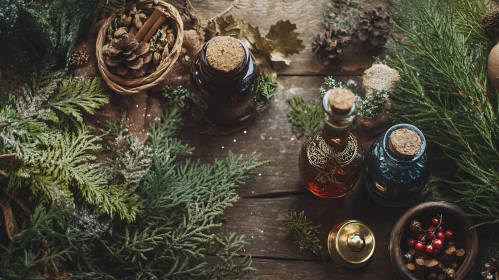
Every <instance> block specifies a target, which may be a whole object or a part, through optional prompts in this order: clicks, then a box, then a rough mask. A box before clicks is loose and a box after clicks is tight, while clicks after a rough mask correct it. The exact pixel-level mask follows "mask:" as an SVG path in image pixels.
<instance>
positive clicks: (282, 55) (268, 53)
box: [205, 16, 305, 75]
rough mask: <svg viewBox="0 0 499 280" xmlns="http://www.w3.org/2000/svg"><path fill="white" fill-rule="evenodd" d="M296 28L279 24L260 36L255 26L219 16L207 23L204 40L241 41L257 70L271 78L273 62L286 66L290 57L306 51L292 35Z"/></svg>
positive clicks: (283, 23) (289, 23)
mask: <svg viewBox="0 0 499 280" xmlns="http://www.w3.org/2000/svg"><path fill="white" fill-rule="evenodd" d="M295 30H296V25H295V24H291V22H289V20H288V21H279V22H277V23H276V24H275V25H272V26H271V27H270V31H269V33H268V35H267V37H262V35H261V34H260V30H259V28H258V27H254V26H252V25H251V24H249V23H246V22H245V21H243V20H238V21H236V20H235V19H234V17H233V16H227V17H218V18H216V19H214V20H212V21H210V22H209V23H208V25H207V27H206V29H205V40H206V41H208V40H210V39H212V38H214V37H216V36H232V37H234V38H237V39H239V40H241V41H242V42H243V43H244V44H245V45H246V47H247V48H248V49H249V50H250V52H251V53H252V54H253V56H255V58H256V60H257V62H258V65H259V67H260V71H261V72H263V73H265V74H270V75H274V74H275V69H274V66H273V65H272V61H284V62H285V63H286V64H288V65H289V63H290V62H291V60H290V59H289V58H287V57H288V56H289V55H292V54H296V53H299V52H300V51H301V50H303V49H304V48H305V46H303V45H302V40H299V39H298V35H299V34H298V33H297V32H295Z"/></svg>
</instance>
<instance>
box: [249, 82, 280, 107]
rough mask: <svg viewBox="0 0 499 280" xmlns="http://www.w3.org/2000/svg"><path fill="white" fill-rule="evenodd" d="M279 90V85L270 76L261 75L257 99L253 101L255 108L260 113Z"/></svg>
mask: <svg viewBox="0 0 499 280" xmlns="http://www.w3.org/2000/svg"><path fill="white" fill-rule="evenodd" d="M276 90H277V83H276V82H275V81H274V80H273V79H272V77H271V76H270V75H263V74H261V75H260V76H259V77H258V88H257V91H256V92H257V93H256V95H255V98H254V99H253V107H254V108H255V109H256V110H257V111H258V112H259V111H261V110H262V109H263V108H265V106H267V105H268V104H269V102H270V101H271V100H272V97H274V94H275V92H276Z"/></svg>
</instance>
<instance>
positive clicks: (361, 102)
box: [356, 90, 390, 119]
mask: <svg viewBox="0 0 499 280" xmlns="http://www.w3.org/2000/svg"><path fill="white" fill-rule="evenodd" d="M389 97H390V95H389V94H388V92H387V91H385V90H383V91H374V92H373V93H372V95H370V96H367V97H364V98H362V97H360V96H358V95H357V96H356V99H357V103H356V105H357V116H359V117H363V118H367V119H375V118H377V117H378V116H379V115H380V114H382V113H383V110H385V109H386V103H387V102H388V100H389Z"/></svg>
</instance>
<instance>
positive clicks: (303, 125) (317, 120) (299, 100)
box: [288, 95, 324, 137]
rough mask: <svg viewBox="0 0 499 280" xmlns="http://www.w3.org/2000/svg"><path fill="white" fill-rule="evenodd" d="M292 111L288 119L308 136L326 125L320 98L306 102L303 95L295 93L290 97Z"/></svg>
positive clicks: (289, 102)
mask: <svg viewBox="0 0 499 280" xmlns="http://www.w3.org/2000/svg"><path fill="white" fill-rule="evenodd" d="M288 104H289V105H290V106H291V109H292V111H291V112H290V113H289V114H288V119H289V121H290V122H291V124H292V125H293V127H294V128H295V129H297V130H298V131H300V132H302V133H303V134H304V135H305V136H306V137H310V136H311V135H312V134H313V133H315V132H316V131H318V130H319V129H321V128H322V127H323V126H324V112H323V110H322V106H321V102H320V100H316V101H315V102H305V101H304V100H303V97H302V96H299V95H295V96H293V97H291V98H290V99H288Z"/></svg>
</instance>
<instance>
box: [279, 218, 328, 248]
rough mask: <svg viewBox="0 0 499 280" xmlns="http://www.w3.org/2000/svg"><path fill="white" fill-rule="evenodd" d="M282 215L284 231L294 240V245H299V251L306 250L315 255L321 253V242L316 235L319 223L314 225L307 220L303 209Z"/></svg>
mask: <svg viewBox="0 0 499 280" xmlns="http://www.w3.org/2000/svg"><path fill="white" fill-rule="evenodd" d="M284 216H285V217H286V221H285V222H284V226H285V227H286V233H287V234H288V236H289V237H291V238H292V239H293V240H294V241H295V244H296V246H298V247H300V251H304V250H308V251H311V252H312V253H314V254H315V255H322V246H321V242H320V240H319V238H318V237H317V235H318V234H319V227H320V225H319V226H314V225H313V223H312V222H311V221H307V217H306V216H305V212H303V211H301V212H300V213H296V212H292V213H291V212H290V213H285V214H284Z"/></svg>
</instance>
